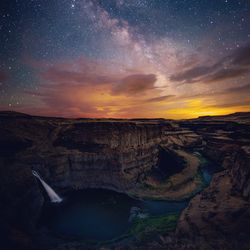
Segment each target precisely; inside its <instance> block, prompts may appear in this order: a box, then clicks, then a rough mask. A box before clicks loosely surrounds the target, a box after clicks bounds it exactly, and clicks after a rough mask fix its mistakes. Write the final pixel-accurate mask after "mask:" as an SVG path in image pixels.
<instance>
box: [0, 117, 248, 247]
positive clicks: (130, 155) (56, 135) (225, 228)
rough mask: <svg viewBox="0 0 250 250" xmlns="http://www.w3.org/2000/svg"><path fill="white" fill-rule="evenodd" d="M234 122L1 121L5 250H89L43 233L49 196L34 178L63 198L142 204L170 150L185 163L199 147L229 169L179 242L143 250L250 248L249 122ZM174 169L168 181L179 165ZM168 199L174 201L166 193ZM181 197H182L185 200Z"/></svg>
mask: <svg viewBox="0 0 250 250" xmlns="http://www.w3.org/2000/svg"><path fill="white" fill-rule="evenodd" d="M236 117H237V118H235V116H230V117H227V116H225V117H217V118H216V117H202V118H199V119H195V120H187V121H179V122H177V121H170V120H163V119H158V120H103V119H102V120H94V119H75V120H74V119H62V118H45V117H33V116H29V115H25V114H19V113H12V112H2V113H1V114H0V149H1V150H0V179H1V184H0V195H1V203H0V213H1V216H0V218H1V221H0V230H1V235H3V236H4V237H3V239H4V242H3V244H2V246H3V249H39V247H40V248H41V249H72V250H73V249H81V245H79V244H80V243H77V244H71V243H65V242H63V243H62V242H61V241H60V240H57V239H54V238H52V239H51V238H50V236H48V235H47V232H41V231H39V230H37V229H36V223H37V219H38V217H39V214H40V211H41V209H42V205H43V203H44V199H46V196H44V195H43V193H42V192H41V188H40V186H39V183H38V182H37V181H36V180H35V178H34V177H33V176H32V173H31V170H32V169H34V170H37V171H39V173H40V174H41V175H42V176H43V177H44V179H45V180H46V181H47V182H48V183H49V184H50V185H51V186H52V187H53V188H54V189H55V190H57V191H60V193H61V194H63V193H64V191H65V190H69V189H82V188H86V187H93V188H97V187H98V188H109V189H113V190H117V191H119V192H132V193H133V192H135V193H136V194H137V195H140V194H141V195H142V196H143V195H144V193H143V192H141V189H140V188H141V185H143V184H144V183H152V179H151V173H152V171H154V170H155V169H157V168H158V167H159V166H160V165H161V164H160V163H159V159H160V158H161V154H162V150H166V152H168V151H169V152H174V153H177V154H178V155H179V157H184V158H185V157H186V158H185V159H187V158H188V157H189V155H185V152H184V151H183V150H186V149H190V148H192V147H194V146H195V147H199V148H200V150H202V152H203V153H204V154H206V155H207V157H209V158H210V159H212V160H214V161H215V162H217V163H219V164H221V165H222V166H223V167H224V168H225V170H224V171H222V172H220V173H218V174H216V175H215V176H214V178H213V180H212V183H211V185H210V186H209V187H208V188H207V189H205V190H204V191H202V192H201V193H200V194H198V195H196V196H195V197H194V198H193V199H192V200H191V201H190V204H189V205H188V207H187V208H186V209H185V210H184V211H183V213H182V215H181V217H180V220H179V222H178V226H177V229H176V233H175V234H173V235H171V237H170V236H162V237H161V239H162V240H161V242H160V243H159V242H158V243H157V242H152V243H151V244H150V245H147V244H146V245H144V246H143V248H142V249H147V248H148V249H149V248H151V249H161V248H162V249H166V248H167V247H168V248H169V249H181V247H183V249H187V246H192V247H194V246H195V247H197V248H198V249H217V248H216V247H219V246H221V249H240V248H237V247H239V246H240V247H247V244H249V239H248V238H249V237H248V235H249V231H247V230H248V229H247V226H248V224H249V221H250V219H249V202H250V198H249V197H250V186H249V183H250V181H249V179H250V171H249V170H250V167H249V145H250V144H249V139H250V136H249V131H250V129H249V126H250V125H249V116H248V115H247V114H237V115H236ZM186 154H188V153H186ZM163 158H164V157H163ZM172 166H173V165H172ZM167 168H168V169H167V170H168V171H166V172H169V168H171V166H167ZM185 169H188V168H185ZM190 169H191V168H190ZM196 170H197V169H194V171H193V172H190V171H189V172H187V173H186V174H185V177H187V174H190V173H192V175H193V174H195V171H196ZM179 171H182V169H179ZM185 171H187V170H185ZM170 172H171V171H170ZM192 175H191V177H192ZM175 176H178V174H177V175H175ZM183 176H184V175H183ZM182 178H183V177H180V174H179V177H178V179H176V181H177V182H178V181H179V182H180V185H179V186H180V187H181V188H180V190H183V189H185V188H187V189H190V183H191V184H192V185H193V187H192V188H193V189H192V190H191V191H194V190H195V189H196V188H197V185H198V184H197V183H195V182H194V180H193V178H188V180H189V185H188V186H185V185H184V184H183V183H184V179H182ZM185 183H186V179H185ZM194 183H195V184H194ZM196 184H197V185H196ZM183 185H184V186H183ZM192 185H191V186H192ZM144 191H145V190H144ZM189 191H190V190H189ZM157 192H158V191H157ZM150 195H151V196H152V197H154V196H155V195H156V194H155V193H150ZM161 195H162V196H161V197H168V195H169V192H168V190H167V191H166V192H165V193H163V194H161ZM174 195H175V197H181V196H180V193H175V194H174ZM178 195H179V196H178ZM182 195H184V194H182ZM172 197H173V196H172ZM23 207H25V209H23ZM236 235H237V236H236ZM169 237H170V238H169ZM64 244H66V245H64ZM64 247H65V248H64ZM130 247H131V248H136V247H135V246H130ZM242 249H244V248H242ZM246 249H247V248H246Z"/></svg>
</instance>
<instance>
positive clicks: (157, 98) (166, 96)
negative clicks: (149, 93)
mask: <svg viewBox="0 0 250 250" xmlns="http://www.w3.org/2000/svg"><path fill="white" fill-rule="evenodd" d="M172 97H175V95H164V96H159V97H154V98H149V99H147V100H145V101H146V102H163V101H166V100H168V99H170V98H172Z"/></svg>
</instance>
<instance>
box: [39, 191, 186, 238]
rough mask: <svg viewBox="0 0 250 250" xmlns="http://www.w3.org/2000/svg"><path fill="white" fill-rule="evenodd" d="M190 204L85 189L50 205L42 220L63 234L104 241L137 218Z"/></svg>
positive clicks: (176, 209) (175, 209) (123, 230)
mask: <svg viewBox="0 0 250 250" xmlns="http://www.w3.org/2000/svg"><path fill="white" fill-rule="evenodd" d="M186 206H187V201H183V202H167V201H142V200H137V199H133V198H131V197H129V196H127V195H125V194H121V193H117V192H114V191H110V190H103V189H85V190H82V191H77V192H72V193H69V194H68V195H67V198H66V199H65V200H64V202H63V203H61V204H57V205H53V204H51V205H50V206H49V207H46V208H45V210H44V215H43V217H42V221H43V224H45V225H47V226H48V227H49V228H50V229H51V230H52V231H53V232H55V233H57V234H59V235H61V236H63V237H69V238H78V239H82V240H90V241H91V240H93V241H104V240H111V239H113V238H116V237H118V236H120V235H122V234H124V233H126V231H127V230H128V229H129V227H130V225H131V222H132V221H133V219H134V218H145V217H147V216H152V215H153V216H157V215H165V214H168V213H176V212H180V211H181V210H182V209H184V208H185V207H186Z"/></svg>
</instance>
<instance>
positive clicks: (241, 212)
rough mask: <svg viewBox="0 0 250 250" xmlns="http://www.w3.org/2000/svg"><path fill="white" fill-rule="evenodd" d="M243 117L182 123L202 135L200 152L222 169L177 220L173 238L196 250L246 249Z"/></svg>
mask: <svg viewBox="0 0 250 250" xmlns="http://www.w3.org/2000/svg"><path fill="white" fill-rule="evenodd" d="M241 115H243V114H241ZM237 117H239V114H237ZM243 117H244V119H243V120H241V119H238V120H237V123H236V119H233V116H232V115H231V116H229V118H228V119H230V121H229V122H228V121H227V119H226V118H227V117H226V118H225V117H218V118H217V119H216V117H212V118H211V119H210V117H205V118H200V119H197V120H195V121H193V122H191V121H188V122H185V123H184V124H183V125H184V126H185V127H189V128H191V129H193V130H194V131H196V133H198V134H200V135H201V136H202V137H203V139H204V140H205V146H204V148H203V152H204V153H205V154H206V155H207V156H208V157H210V159H212V160H214V161H215V162H217V163H219V164H221V165H222V166H223V167H224V169H225V170H224V171H222V172H220V173H217V174H215V175H214V177H213V179H212V182H211V184H210V186H209V187H208V188H207V189H205V190H204V191H203V192H201V193H200V194H199V195H197V196H195V197H194V198H193V199H192V200H191V202H190V203H189V205H188V207H187V208H186V209H185V210H184V211H183V213H182V215H181V218H180V220H179V223H178V227H177V235H176V236H177V238H180V239H182V240H183V241H185V239H186V240H187V239H188V241H189V242H192V244H193V245H194V246H196V247H197V248H198V249H249V245H250V239H249V235H250V230H249V223H250V199H249V193H250V154H249V146H250V143H249V124H248V123H246V121H247V120H249V117H248V119H246V117H247V116H246V115H243ZM232 120H233V121H234V122H233V123H231V122H232Z"/></svg>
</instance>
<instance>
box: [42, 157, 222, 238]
mask: <svg viewBox="0 0 250 250" xmlns="http://www.w3.org/2000/svg"><path fill="white" fill-rule="evenodd" d="M195 154H196V155H197V156H198V157H199V158H200V161H201V168H200V171H201V173H202V176H203V180H204V182H205V184H207V185H208V184H209V183H210V181H211V179H212V175H213V174H214V173H215V172H217V171H218V166H216V165H214V164H212V163H210V162H208V161H207V160H206V159H204V158H203V157H202V156H201V155H200V154H198V153H195ZM187 204H188V201H182V202H169V201H153V200H138V199H134V198H131V197H129V196H127V195H125V194H121V193H117V192H114V191H110V190H103V189H85V190H82V191H74V192H71V193H68V194H67V195H66V197H65V199H64V201H63V202H62V203H60V204H56V205H53V204H48V205H47V207H45V209H44V211H43V216H42V218H41V219H42V224H44V225H45V226H47V227H49V228H50V229H51V230H52V232H54V233H56V234H57V235H60V236H62V237H64V238H74V239H80V240H88V241H105V240H111V239H114V238H116V237H119V236H120V235H122V234H124V233H126V232H127V231H128V229H129V228H130V226H131V223H132V222H133V220H134V219H135V218H145V217H148V216H161V215H167V214H172V213H179V212H181V211H182V210H183V209H184V208H185V207H186V206H187Z"/></svg>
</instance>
